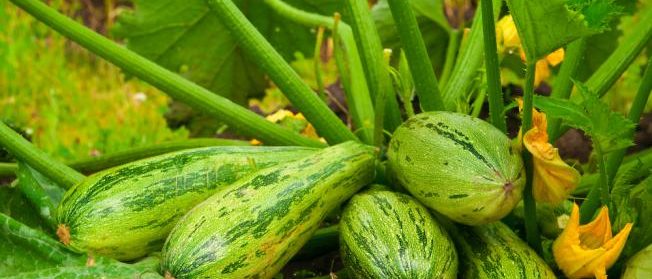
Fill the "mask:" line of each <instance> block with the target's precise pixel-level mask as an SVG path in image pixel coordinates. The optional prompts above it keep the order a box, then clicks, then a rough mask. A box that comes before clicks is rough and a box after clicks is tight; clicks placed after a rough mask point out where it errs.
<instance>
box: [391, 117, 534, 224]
mask: <svg viewBox="0 0 652 279" xmlns="http://www.w3.org/2000/svg"><path fill="white" fill-rule="evenodd" d="M387 158H388V167H389V168H390V170H389V171H388V173H390V174H391V175H393V176H394V178H395V179H396V181H398V182H399V183H400V184H401V186H403V187H404V188H405V189H407V190H408V191H409V192H410V193H411V194H412V195H413V196H414V197H415V198H417V199H418V200H419V201H420V202H422V203H423V204H424V205H425V206H427V207H429V208H431V209H434V210H436V211H438V212H439V213H441V214H444V215H446V217H448V218H450V219H452V220H453V221H455V222H459V223H463V224H466V225H472V226H475V225H480V224H486V223H490V222H494V221H497V220H499V219H501V218H503V217H505V216H506V215H507V214H508V213H509V212H510V211H512V209H513V208H514V207H515V206H516V205H517V204H518V202H519V201H520V200H521V195H522V192H523V187H524V186H525V172H524V168H523V162H522V160H521V155H520V152H519V151H518V150H514V148H513V147H512V145H511V142H510V140H509V138H507V136H505V134H503V133H502V132H501V131H500V130H498V129H496V128H495V127H493V126H492V125H491V124H489V123H487V122H485V121H483V120H481V119H478V118H474V117H471V116H468V115H465V114H460V113H454V112H441V111H439V112H426V113H421V114H418V115H415V116H413V117H411V118H410V119H408V120H407V121H406V122H405V123H403V124H402V125H401V126H400V127H399V128H398V129H396V131H395V132H394V135H393V136H392V140H391V141H390V143H389V148H388V151H387Z"/></svg>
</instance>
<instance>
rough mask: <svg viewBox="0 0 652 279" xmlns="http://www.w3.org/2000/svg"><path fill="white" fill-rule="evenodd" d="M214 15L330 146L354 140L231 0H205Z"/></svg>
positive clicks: (342, 124)
mask: <svg viewBox="0 0 652 279" xmlns="http://www.w3.org/2000/svg"><path fill="white" fill-rule="evenodd" d="M207 2H208V5H209V6H210V7H211V10H213V12H214V13H215V15H216V16H217V17H218V18H219V19H220V20H221V21H222V23H224V25H225V27H226V28H228V29H229V31H231V35H232V36H233V37H234V38H235V40H236V41H237V42H238V45H239V46H240V47H242V48H243V49H244V51H245V52H246V53H247V54H248V55H249V57H251V58H252V60H253V61H256V63H257V64H258V65H259V66H260V68H261V69H262V70H263V71H264V72H265V73H267V75H268V76H269V77H270V78H271V79H272V80H273V81H274V83H275V84H276V85H277V86H278V88H279V89H281V91H282V92H283V94H285V96H286V97H287V98H288V99H289V100H290V102H291V103H292V105H293V106H294V107H296V108H298V109H299V110H300V111H301V112H302V113H303V115H305V116H306V119H307V120H308V121H309V122H310V123H311V124H312V125H313V126H315V129H317V132H318V133H319V135H320V136H322V137H324V138H325V139H326V140H327V141H328V142H329V143H330V144H337V143H342V142H345V141H350V140H357V137H356V136H355V135H354V134H353V133H352V132H351V131H350V130H349V129H348V128H347V127H346V125H344V123H342V121H341V120H340V119H339V118H338V117H337V115H335V113H333V111H331V110H330V108H329V107H328V106H327V105H326V104H325V103H324V102H323V101H322V100H320V99H319V97H318V96H317V95H316V94H315V92H314V91H313V90H312V89H310V87H309V86H308V85H307V84H306V83H305V82H304V81H303V80H302V79H301V77H299V75H298V74H297V73H296V72H295V71H294V70H293V69H292V67H290V65H289V64H288V63H287V62H285V60H284V59H283V57H282V56H281V55H280V54H279V53H278V52H277V51H276V50H275V49H274V47H273V46H272V45H271V44H270V43H269V42H268V41H267V40H266V39H265V37H263V35H262V34H260V32H258V30H257V29H256V27H254V26H253V24H251V22H249V20H248V19H247V18H246V17H245V15H244V14H242V12H241V11H240V10H239V9H238V7H237V6H236V5H235V3H233V1H224V0H208V1H207Z"/></svg>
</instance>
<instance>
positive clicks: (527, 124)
mask: <svg viewBox="0 0 652 279" xmlns="http://www.w3.org/2000/svg"><path fill="white" fill-rule="evenodd" d="M535 71H536V61H532V62H530V61H528V62H527V68H526V70H525V88H524V90H523V119H522V120H521V121H522V124H521V131H522V133H523V134H525V133H526V132H527V131H529V130H530V128H531V127H532V109H533V106H532V102H533V99H534V75H535ZM523 162H524V165H525V177H526V180H525V189H524V190H523V206H524V210H525V235H526V237H525V238H526V240H527V243H528V244H529V245H530V247H532V249H534V250H535V251H537V253H539V255H541V253H542V252H543V247H542V246H541V236H540V235H539V227H538V225H537V208H536V202H535V201H534V196H533V194H532V179H533V178H534V172H533V171H534V169H533V165H532V154H530V152H528V151H527V149H525V150H523Z"/></svg>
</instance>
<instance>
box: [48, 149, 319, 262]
mask: <svg viewBox="0 0 652 279" xmlns="http://www.w3.org/2000/svg"><path fill="white" fill-rule="evenodd" d="M316 151H317V150H316V149H311V148H301V147H252V146H249V147H230V146H229V147H226V146H221V147H206V148H197V149H187V150H183V151H178V152H173V153H167V154H164V155H160V156H156V157H151V158H147V159H144V160H140V161H135V162H132V163H128V164H125V165H122V166H118V167H114V168H110V169H107V170H104V171H101V172H98V173H96V174H94V175H91V176H89V177H88V178H86V179H85V180H84V181H82V182H81V183H79V184H77V185H75V186H73V187H72V188H71V189H69V190H68V191H67V192H66V193H65V194H64V197H63V199H62V201H61V203H60V204H59V206H58V208H57V210H56V220H57V222H58V224H59V226H58V229H57V235H58V236H59V239H60V240H61V242H63V243H64V244H65V245H67V246H68V247H69V248H71V249H72V250H74V251H77V252H86V251H89V252H92V253H95V254H99V255H103V256H108V257H112V258H115V259H119V260H132V259H136V258H140V257H142V256H145V255H146V254H147V253H148V252H152V251H158V250H160V248H161V246H162V245H163V242H164V241H165V237H166V236H167V234H168V233H169V231H170V230H171V229H172V227H173V226H174V224H175V223H176V221H177V220H178V219H179V218H181V216H183V214H185V213H186V212H187V211H188V210H190V209H191V208H192V207H193V206H195V205H197V204H198V203H199V202H201V201H203V200H204V199H206V198H208V197H209V196H211V195H212V194H213V193H215V192H216V191H217V190H219V189H220V188H222V186H224V185H228V184H231V183H233V182H235V181H236V180H237V179H239V178H241V177H243V176H245V175H247V174H250V173H252V172H254V171H256V170H257V169H261V168H266V167H269V166H272V165H276V164H278V163H280V162H286V161H292V160H296V159H299V158H303V157H306V156H308V155H311V154H313V153H315V152H316Z"/></svg>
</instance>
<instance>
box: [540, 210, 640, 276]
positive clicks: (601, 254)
mask: <svg viewBox="0 0 652 279" xmlns="http://www.w3.org/2000/svg"><path fill="white" fill-rule="evenodd" d="M631 229H632V224H631V223H628V224H626V225H625V227H624V228H623V229H622V230H621V231H620V232H619V233H618V234H617V235H616V236H615V237H612V232H611V222H610V221H609V209H607V207H606V206H605V207H603V208H602V209H601V210H600V213H599V214H598V217H596V218H595V220H593V221H592V222H591V223H588V224H586V225H582V226H580V213H579V207H578V206H577V204H573V211H572V212H571V217H570V220H569V222H568V225H567V226H566V228H564V231H563V232H562V233H561V234H560V235H559V237H557V239H556V240H555V242H554V243H553V246H552V253H553V255H554V257H555V261H556V262H557V265H558V266H559V268H560V269H561V270H562V271H563V272H564V274H566V276H567V277H568V278H571V279H574V278H591V277H593V276H595V277H596V278H598V279H606V278H607V269H609V268H610V267H611V266H612V265H613V264H614V263H615V262H616V260H618V256H619V255H620V252H621V251H622V250H623V247H624V246H625V242H627V237H628V236H629V232H630V231H631Z"/></svg>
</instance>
